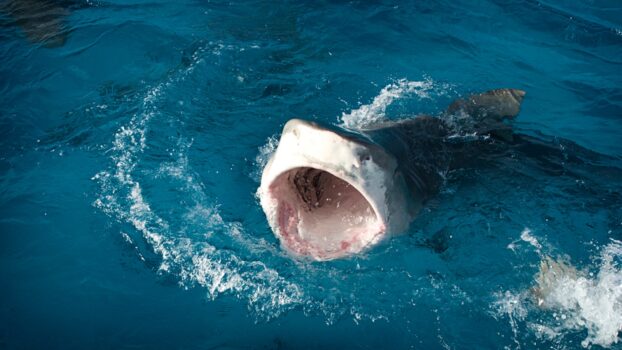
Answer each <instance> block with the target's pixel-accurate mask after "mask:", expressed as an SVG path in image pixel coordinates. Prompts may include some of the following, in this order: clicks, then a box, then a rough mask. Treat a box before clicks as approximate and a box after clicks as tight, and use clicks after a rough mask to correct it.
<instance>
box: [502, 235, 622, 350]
mask: <svg viewBox="0 0 622 350" xmlns="http://www.w3.org/2000/svg"><path fill="white" fill-rule="evenodd" d="M521 240H522V241H525V242H528V243H529V244H530V245H532V246H533V247H535V248H536V249H537V252H538V254H539V255H540V256H541V262H540V270H539V271H538V273H537V274H536V276H535V277H534V286H533V287H530V288H529V289H526V290H523V291H520V292H517V293H513V292H511V291H506V292H504V293H499V294H498V295H496V301H495V302H494V303H493V309H495V311H496V314H497V315H504V316H507V317H508V318H509V320H510V324H511V327H512V330H513V332H514V334H515V340H516V336H517V332H518V325H517V322H518V321H524V320H528V319H530V318H528V317H527V315H528V314H535V315H541V316H540V317H538V321H537V322H528V323H527V327H528V328H529V329H531V330H532V331H534V332H535V334H536V335H537V336H538V337H545V338H548V339H551V340H553V339H558V338H563V337H564V336H565V335H566V334H569V333H574V332H582V331H585V332H587V337H586V338H585V339H584V340H583V341H582V342H581V345H582V346H583V347H590V346H591V345H592V344H595V345H600V346H603V347H611V346H612V345H613V344H616V343H618V342H619V340H620V338H619V335H620V332H622V242H620V241H617V240H611V242H610V243H609V244H607V245H606V246H604V247H603V248H602V249H601V251H600V253H599V255H598V256H597V257H595V258H594V259H593V261H594V263H593V266H591V267H590V268H588V269H586V270H581V269H578V268H576V267H575V266H573V265H571V264H570V263H569V262H568V261H567V259H566V258H558V259H553V258H551V257H549V256H546V255H543V254H542V253H541V252H540V250H541V248H542V246H541V245H540V243H539V242H538V240H537V239H536V238H535V237H534V236H533V235H531V233H530V231H529V232H528V233H525V231H523V233H522V234H521ZM508 248H510V249H513V247H510V246H509V247H508ZM590 271H592V272H590Z"/></svg>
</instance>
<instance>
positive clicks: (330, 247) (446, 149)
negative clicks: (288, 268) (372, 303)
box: [257, 89, 525, 261]
mask: <svg viewBox="0 0 622 350" xmlns="http://www.w3.org/2000/svg"><path fill="white" fill-rule="evenodd" d="M524 96H525V92H524V91H522V90H518V89H497V90H491V91H487V92H484V93H481V94H477V95H472V96H469V97H467V98H465V99H460V100H456V101H454V102H453V103H451V104H450V106H449V107H448V108H447V109H446V110H445V111H444V112H443V113H441V114H440V115H437V116H429V115H418V116H416V117H413V118H408V119H403V120H399V121H383V122H378V123H376V124H372V125H369V126H366V127H364V128H361V129H357V130H352V129H347V128H345V127H339V126H334V125H322V124H319V123H316V122H311V121H305V120H301V119H292V120H290V121H288V122H287V123H286V124H285V126H284V128H283V131H282V134H281V138H280V141H279V144H278V147H277V148H276V151H275V152H274V153H273V154H272V156H271V158H270V159H269V161H268V162H267V164H266V166H265V168H264V169H263V173H262V177H261V184H260V187H259V189H258V192H257V194H258V197H259V199H260V203H261V206H262V208H263V210H264V212H265V214H266V217H267V219H268V223H269V225H270V227H271V228H272V230H273V232H274V233H275V235H276V236H277V237H278V239H279V240H280V242H281V245H282V246H283V247H284V248H285V249H286V250H287V251H288V252H290V253H292V254H294V255H296V256H303V257H308V258H311V259H313V260H318V261H325V260H332V259H337V258H343V257H347V256H350V255H353V254H357V253H361V252H363V251H365V250H366V249H369V248H370V247H372V246H374V245H375V244H377V243H378V242H380V241H382V240H383V239H384V238H385V237H388V236H389V235H391V234H397V233H400V232H405V231H406V230H407V229H408V227H409V225H410V223H411V222H412V221H413V220H414V219H415V218H416V216H417V214H418V212H419V211H420V210H421V208H422V206H423V205H424V203H425V202H426V201H427V200H428V199H430V198H431V197H432V196H434V195H435V194H437V193H438V192H439V190H440V188H441V186H442V185H443V181H444V176H445V174H446V173H447V172H448V171H450V170H452V169H455V168H457V167H460V166H461V165H462V164H463V162H464V158H468V156H469V153H471V150H470V149H469V146H467V145H465V143H463V142H456V139H461V138H464V137H467V136H469V137H481V138H492V139H494V140H499V141H500V142H503V141H504V140H506V141H507V140H511V139H512V130H511V126H509V125H508V124H507V122H508V121H511V120H512V119H514V118H515V117H516V116H517V115H518V113H519V111H520V105H521V102H522V100H523V97H524Z"/></svg>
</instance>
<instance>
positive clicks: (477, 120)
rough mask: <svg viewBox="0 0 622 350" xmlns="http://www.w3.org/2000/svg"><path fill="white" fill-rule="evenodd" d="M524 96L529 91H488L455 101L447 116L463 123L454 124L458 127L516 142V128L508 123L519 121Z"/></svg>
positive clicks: (446, 112)
mask: <svg viewBox="0 0 622 350" xmlns="http://www.w3.org/2000/svg"><path fill="white" fill-rule="evenodd" d="M524 96H525V91H523V90H519V89H495V90H490V91H486V92H484V93H481V94H477V95H471V96H469V97H468V98H466V99H460V100H456V101H454V102H452V103H451V104H450V105H449V107H448V108H447V110H446V111H445V113H444V114H443V117H444V118H447V119H450V120H454V121H459V122H457V123H453V124H457V125H456V126H457V127H459V128H461V129H463V130H462V131H469V132H475V133H477V134H480V135H481V134H489V135H491V136H493V137H496V138H499V139H502V140H504V141H512V139H513V137H512V127H511V126H510V125H508V124H506V121H511V120H513V119H514V118H516V116H517V115H518V113H519V112H520V106H521V102H522V101H523V98H524ZM464 129H467V130H464Z"/></svg>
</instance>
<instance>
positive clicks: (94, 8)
mask: <svg viewBox="0 0 622 350" xmlns="http://www.w3.org/2000/svg"><path fill="white" fill-rule="evenodd" d="M0 4H1V5H0V92H1V93H0V281H2V287H1V288H0V348H7V349H14V348H17V349H21V348H62V349H70V348H77V349H85V348H115V349H118V348H132V349H135V348H149V349H151V348H184V349H195V348H200V349H221V348H222V349H229V348H231V349H233V348H261V349H272V348H278V349H290V348H368V349H375V348H416V349H420V348H425V349H427V348H446V349H447V348H450V349H473V348H490V349H499V348H508V349H526V348H542V349H548V348H556V349H568V348H581V347H582V346H584V347H590V346H591V347H593V348H598V347H606V348H621V347H620V344H621V342H620V336H622V335H621V334H620V333H619V331H620V329H621V327H622V265H621V264H622V262H621V260H622V242H621V241H620V240H622V175H621V174H622V158H621V157H622V142H621V141H622V139H621V136H620V135H621V134H622V90H621V86H622V6H621V5H620V4H619V2H617V1H584V2H581V1H576V2H572V1H562V2H559V3H556V4H553V3H547V2H534V1H481V2H474V3H471V4H455V3H454V2H453V1H447V2H413V3H410V2H408V3H399V4H397V5H396V4H388V3H367V2H337V1H336V2H309V3H298V2H291V3H289V2H283V3H271V2H243V3H239V4H236V3H228V2H209V1H178V2H170V3H169V2H158V1H150V2H147V1H144V2H141V1H136V2H134V3H130V2H125V3H121V2H119V3H117V2H114V1H86V2H78V1H76V2H71V1H61V2H52V1H47V0H4V1H3V2H1V3H0ZM501 87H512V88H520V89H524V90H526V91H527V97H526V99H525V101H524V103H523V109H522V112H521V114H520V115H519V117H518V119H517V121H516V123H515V124H514V128H515V132H517V133H521V134H526V135H531V136H532V137H534V138H535V139H534V140H538V141H537V142H536V143H538V144H540V145H541V147H540V148H538V147H535V146H534V147H532V148H529V147H528V148H527V149H510V150H509V151H508V154H507V156H506V157H502V158H500V159H496V160H495V161H491V162H490V163H488V164H483V165H482V166H481V167H476V168H469V169H464V170H458V171H455V172H452V173H450V174H448V175H447V181H446V183H445V185H444V187H443V190H442V192H441V193H440V194H439V195H438V196H437V197H436V198H435V199H434V200H432V201H431V202H430V203H428V205H427V206H426V208H425V209H424V211H423V213H422V214H421V216H420V217H419V218H418V220H417V221H416V222H415V223H414V224H413V225H412V227H411V229H410V230H409V232H407V233H405V234H403V235H400V236H397V237H393V238H392V239H390V240H388V241H386V242H384V243H383V244H381V245H380V246H377V247H375V248H373V249H372V250H370V251H369V252H367V253H365V254H363V255H360V256H356V257H352V258H349V259H345V260H339V261H333V262H323V263H317V262H308V261H300V260H296V259H293V258H292V257H291V256H289V255H288V254H286V253H285V252H284V251H283V250H282V249H281V248H280V247H279V244H278V241H277V240H276V238H275V237H274V236H273V234H272V232H271V231H270V229H269V227H268V225H267V222H266V220H265V217H264V214H263V212H262V211H261V208H260V207H259V204H258V200H257V198H256V197H255V191H256V189H257V187H258V185H259V183H258V181H259V176H260V173H261V169H262V166H263V164H264V163H265V161H266V159H267V157H268V156H269V155H270V153H271V151H272V150H273V149H274V147H275V146H276V142H277V140H278V135H279V133H280V129H281V128H282V126H283V124H284V123H285V122H286V121H287V120H289V119H290V118H294V117H300V118H304V119H310V120H319V121H323V122H325V123H332V124H341V123H344V122H346V123H354V124H356V123H357V122H362V121H364V120H366V118H380V117H382V118H387V119H395V118H402V117H405V116H410V115H416V114H419V113H431V114H434V113H439V112H441V111H442V110H443V109H444V108H445V107H446V106H447V104H448V103H450V102H451V101H452V100H453V99H455V98H458V97H461V96H464V95H467V94H469V93H477V92H481V91H485V90H488V89H492V88H501Z"/></svg>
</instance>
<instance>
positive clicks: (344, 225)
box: [269, 167, 385, 260]
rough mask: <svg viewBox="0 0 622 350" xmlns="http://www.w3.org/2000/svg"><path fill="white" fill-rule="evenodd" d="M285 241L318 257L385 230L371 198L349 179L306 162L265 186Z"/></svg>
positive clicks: (337, 253) (359, 244)
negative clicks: (273, 205)
mask: <svg viewBox="0 0 622 350" xmlns="http://www.w3.org/2000/svg"><path fill="white" fill-rule="evenodd" d="M269 192H270V196H271V197H272V198H273V200H274V202H276V206H277V208H276V212H275V215H276V216H277V217H276V223H277V225H276V226H277V227H276V228H277V232H278V234H280V236H281V240H282V242H283V244H284V245H285V247H286V248H287V249H288V250H290V251H292V252H294V253H296V254H298V255H307V256H311V257H313V258H314V259H316V260H328V259H334V258H339V257H342V256H346V255H349V254H352V253H356V252H359V251H361V250H362V249H364V248H365V247H366V246H367V245H368V244H370V243H371V242H373V241H375V240H377V238H378V237H379V236H381V235H382V234H383V233H384V232H385V227H384V225H383V224H382V220H380V219H379V218H378V215H377V214H376V212H375V211H374V209H373V207H372V205H371V203H370V202H369V201H368V200H367V199H366V198H365V196H364V195H363V194H362V193H361V192H360V191H359V190H358V189H357V188H356V187H355V186H354V185H353V184H351V183H349V182H347V181H345V180H343V179H341V178H339V177H337V176H335V175H333V174H331V173H329V172H328V171H325V170H321V169H315V168H310V167H299V168H294V169H291V170H288V171H286V172H284V173H282V174H280V175H279V176H277V177H276V178H275V180H274V181H273V182H272V183H271V184H270V187H269Z"/></svg>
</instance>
